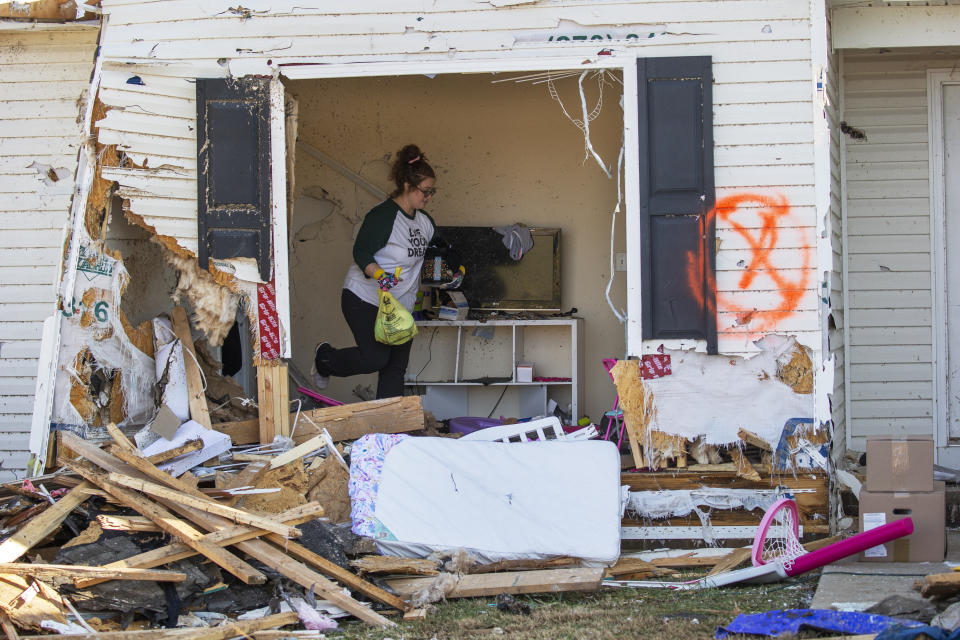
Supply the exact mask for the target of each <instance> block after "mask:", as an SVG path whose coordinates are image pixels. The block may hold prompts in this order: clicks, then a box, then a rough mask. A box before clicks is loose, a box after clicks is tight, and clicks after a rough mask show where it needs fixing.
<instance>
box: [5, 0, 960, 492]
mask: <svg viewBox="0 0 960 640" xmlns="http://www.w3.org/2000/svg"><path fill="white" fill-rule="evenodd" d="M22 4H23V3H17V6H21V5H22ZM26 4H28V5H29V4H30V3H26ZM912 4H914V3H906V2H896V1H892V0H891V1H879V0H877V1H874V0H870V1H868V0H810V1H809V2H798V1H797V0H695V1H692V2H691V1H671V0H666V1H664V0H659V1H653V0H640V1H635V2H622V1H615V0H605V1H602V2H585V1H580V0H443V1H440V2H419V1H414V2H412V1H405V0H391V1H389V2H388V1H385V0H373V1H371V2H365V3H356V4H352V5H350V6H347V4H345V3H340V2H320V3H315V4H314V5H312V6H306V5H303V4H302V3H301V4H297V3H291V2H280V3H276V2H274V3H261V2H255V3H252V4H250V5H244V6H240V5H236V4H235V3H234V4H231V3H229V2H221V1H218V0H202V1H199V2H179V1H176V0H154V1H151V2H141V1H136V0H101V1H100V3H99V4H98V6H96V7H92V6H91V7H85V6H83V5H80V8H79V9H78V8H77V7H73V13H72V14H70V15H69V16H66V17H65V16H56V15H45V16H44V17H41V18H38V17H37V16H29V15H17V14H16V13H15V11H14V9H13V7H14V5H0V15H3V16H7V17H5V18H3V19H2V21H0V57H2V61H3V68H4V74H3V76H2V82H3V85H4V87H3V89H4V90H3V93H2V98H0V113H3V120H2V121H0V166H2V172H0V229H2V230H3V233H2V234H0V309H2V311H3V314H2V316H0V431H2V433H3V435H4V438H3V441H2V442H3V443H4V444H3V445H2V448H3V451H2V452H0V455H2V462H3V467H2V471H3V472H7V473H9V474H10V475H11V477H13V476H16V475H23V474H24V473H25V472H26V471H27V470H28V469H29V470H30V471H36V470H38V469H40V468H42V467H43V464H44V461H45V460H46V457H47V451H48V446H49V443H50V442H51V434H53V433H56V432H57V431H59V430H70V431H74V432H76V433H79V434H81V435H82V436H84V437H95V436H96V435H97V433H98V429H102V428H103V427H104V426H105V425H106V423H107V422H110V421H113V422H116V423H118V424H121V425H122V426H133V425H138V424H143V423H145V422H146V421H148V420H149V419H150V418H151V417H152V415H153V413H154V412H155V411H156V407H157V404H156V398H155V397H154V386H155V382H156V373H157V371H156V366H155V361H154V342H155V340H157V339H158V338H159V337H160V336H158V333H162V332H163V331H164V330H165V329H155V328H154V327H155V325H154V323H153V319H154V318H155V317H156V316H158V315H159V314H164V313H167V314H169V313H171V311H172V309H173V308H174V305H179V306H182V307H185V308H186V309H188V310H189V312H190V317H191V320H192V323H193V328H194V335H193V337H194V339H195V340H196V341H197V342H198V345H200V344H202V345H203V347H204V348H205V349H207V350H210V351H211V353H213V354H214V356H215V357H217V358H219V359H220V360H221V361H222V362H223V363H224V364H225V365H226V363H227V362H228V361H229V362H230V363H232V365H231V368H230V371H229V373H230V374H231V375H233V377H234V379H235V380H236V381H237V384H238V385H239V386H240V387H241V388H242V389H243V391H244V392H245V394H246V395H247V397H250V398H254V397H256V396H257V395H258V388H259V393H260V396H261V402H260V404H261V408H262V407H263V406H264V402H265V399H264V397H263V396H264V392H265V391H266V390H275V389H276V388H278V387H283V386H285V385H286V377H287V366H288V365H291V364H292V365H293V367H292V368H293V369H296V370H299V371H304V372H306V371H309V369H310V364H311V358H312V356H313V347H314V345H315V344H316V343H317V342H319V341H320V340H321V339H324V340H329V341H330V342H331V343H335V344H336V343H344V344H345V343H347V342H348V340H350V334H349V332H348V330H347V327H346V324H345V323H344V322H343V319H342V317H341V315H340V310H339V308H338V307H339V305H338V302H337V301H338V300H339V290H340V288H341V284H342V281H343V273H344V271H345V269H346V267H347V265H348V264H349V262H350V260H351V257H350V249H351V246H352V242H353V238H354V234H355V232H356V229H357V228H358V225H359V223H360V222H361V221H362V219H363V216H364V214H365V213H366V212H367V211H368V210H369V209H370V208H371V207H372V206H374V205H375V204H377V203H378V202H379V201H381V200H382V199H383V197H384V195H385V194H386V192H388V191H389V190H390V183H389V180H388V178H387V172H388V168H389V164H390V161H391V158H392V155H393V154H394V153H395V152H396V151H397V150H398V149H400V148H401V147H402V146H403V145H404V144H406V143H410V142H413V143H416V144H417V145H419V146H420V147H421V148H422V149H423V150H424V151H425V153H427V154H428V155H429V157H430V161H431V162H432V163H433V165H434V166H435V167H436V168H437V170H438V175H437V186H438V189H439V192H438V194H437V196H436V197H434V198H433V200H432V202H431V204H430V207H431V209H430V212H431V215H432V216H433V217H434V219H435V220H437V223H438V224H439V225H442V226H451V227H487V228H490V227H496V226H501V225H511V224H515V223H521V224H524V225H527V226H529V227H531V228H534V229H537V230H543V233H544V236H543V238H547V239H548V240H541V236H535V237H536V238H537V239H538V240H540V241H541V243H542V244H541V245H540V246H542V247H544V248H542V249H541V251H544V252H546V253H547V254H548V259H547V263H548V264H555V265H558V266H557V267H556V269H557V270H556V271H555V272H554V273H553V274H552V275H551V273H550V272H549V271H548V272H547V275H545V276H543V277H544V278H546V279H548V280H551V284H554V285H555V287H556V289H557V296H556V297H554V298H550V300H549V303H548V304H538V305H533V306H534V307H539V308H541V309H542V308H544V307H546V308H548V309H549V313H546V314H543V315H541V316H539V317H536V316H531V315H530V314H524V315H521V316H516V317H514V316H511V315H510V314H504V313H503V309H508V308H511V307H510V305H508V304H504V305H500V306H499V307H498V306H497V304H496V303H494V304H492V305H490V308H489V310H491V311H493V310H497V309H498V308H499V309H500V315H498V316H497V317H496V318H497V319H496V320H495V321H493V322H490V323H478V322H473V323H472V324H471V321H451V322H447V323H445V324H444V323H435V322H434V323H431V322H426V323H424V324H423V325H422V326H421V327H420V335H419V336H418V337H417V338H416V340H415V344H414V354H413V356H412V358H411V363H410V367H409V369H408V372H407V377H408V392H409V393H411V394H422V395H424V397H425V403H424V406H425V407H428V408H430V409H431V410H433V411H434V412H435V413H436V414H437V417H438V418H448V417H454V416H458V415H464V416H471V415H483V416H486V415H488V413H489V414H493V413H495V412H496V413H497V414H498V415H505V416H514V417H523V416H525V415H531V414H536V413H543V412H545V411H546V409H547V407H548V406H552V403H550V401H554V402H556V403H557V405H558V406H560V407H561V408H562V409H563V410H564V411H565V412H566V414H567V418H568V419H569V420H570V421H571V422H573V421H576V420H577V419H579V418H581V417H584V416H586V417H590V418H591V419H593V420H594V421H599V420H600V418H601V417H602V416H603V415H604V412H606V411H608V410H609V409H610V407H611V406H612V404H613V401H614V397H615V396H616V395H617V393H618V388H619V389H620V400H621V404H622V405H623V406H624V411H625V412H626V411H628V410H632V411H634V412H635V413H634V415H639V416H642V417H641V418H640V419H641V420H642V422H643V427H644V430H645V433H646V440H645V442H643V443H641V444H642V445H643V446H645V447H646V448H647V449H648V456H647V458H648V460H654V459H658V460H659V459H662V458H682V457H685V456H686V455H688V453H689V455H694V456H696V452H695V451H693V449H692V448H691V447H692V444H693V443H695V442H698V441H699V442H704V443H707V444H711V445H727V444H731V443H734V442H738V441H739V440H740V435H738V434H739V432H740V431H741V430H746V431H749V432H751V433H753V434H756V435H757V436H759V438H760V439H761V440H765V441H766V442H768V443H770V445H771V447H772V448H776V446H777V444H778V441H779V440H780V437H781V434H782V432H783V431H784V428H785V427H786V426H789V427H790V428H791V429H798V428H800V425H804V427H805V428H810V429H811V431H819V432H820V433H821V439H820V440H819V441H818V442H823V441H824V440H826V439H828V440H830V441H831V442H832V451H833V455H834V456H839V455H842V454H843V452H844V451H845V450H847V449H853V450H863V443H864V438H865V437H866V436H868V435H872V434H885V433H895V434H900V433H925V434H932V435H933V436H934V438H935V441H936V444H937V447H938V449H937V450H938V456H939V458H938V459H939V461H940V462H941V463H943V464H960V457H958V456H957V452H958V451H960V449H957V448H956V447H953V446H952V445H953V444H955V443H957V442H958V438H960V419H958V416H960V406H958V404H957V403H958V402H960V400H957V399H956V398H958V397H960V394H958V393H957V390H956V389H952V387H951V383H950V379H951V375H950V370H951V368H952V367H953V365H952V364H951V362H952V361H953V360H954V359H956V358H953V359H952V358H951V357H950V354H951V352H955V351H956V350H958V349H960V337H958V336H960V328H957V327H960V319H958V320H956V321H954V320H953V318H952V315H953V310H954V309H955V308H956V304H954V303H952V302H951V301H952V300H954V298H955V297H956V296H957V295H960V293H958V292H960V289H958V287H960V283H958V282H954V281H953V279H952V278H954V276H949V275H948V274H951V273H954V274H956V273H960V268H958V267H957V265H956V264H955V263H956V262H957V261H958V260H960V258H958V257H957V255H954V254H955V253H956V252H952V251H951V250H950V242H951V241H950V240H949V238H950V237H952V235H956V234H957V231H956V229H954V228H953V225H951V224H949V221H950V220H951V219H952V217H955V216H956V215H960V209H958V207H960V201H958V197H960V194H958V193H957V192H956V188H955V186H954V184H956V183H958V181H957V180H951V179H949V177H950V176H956V175H957V172H958V171H960V168H958V167H957V166H954V164H956V162H957V160H956V157H957V155H958V154H957V153H956V152H957V151H958V150H960V72H957V71H955V67H956V64H955V60H956V58H957V56H958V54H960V46H957V44H956V43H957V42H958V39H957V27H956V25H960V2H956V1H955V0H943V1H941V2H924V3H922V4H923V5H924V6H910V5H912ZM931 5H936V6H931ZM71 6H72V5H71ZM78 16H79V18H78ZM951 151H953V152H954V153H951ZM550 234H552V235H550ZM952 242H954V243H956V242H960V238H958V239H957V240H954V241H952ZM551 243H552V244H553V248H554V254H553V256H549V246H550V244H551ZM535 246H537V245H535ZM471 275H475V274H474V273H473V272H472V271H471V272H468V274H467V278H470V276H471ZM475 277H477V276H476V275H475ZM541 284H542V283H541ZM548 288H549V287H548ZM531 295H533V294H531ZM508 297H509V296H508ZM521 297H522V296H521ZM471 306H474V304H473V303H471ZM477 306H482V305H477ZM574 308H575V311H574ZM479 324H488V326H487V327H478V326H477V325H479ZM483 328H486V329H488V332H486V333H485V332H483V331H478V329H483ZM198 350H200V347H199V346H198ZM605 358H615V359H618V360H627V361H630V360H635V361H636V362H635V364H634V368H633V369H630V370H629V371H628V370H627V368H626V367H623V368H620V369H617V370H615V371H614V374H613V375H614V376H616V378H617V381H616V382H617V384H616V385H615V384H614V380H612V379H611V375H608V373H607V370H606V369H605V368H604V365H603V360H604V359H605ZM517 361H523V362H532V363H533V365H534V371H535V374H536V376H537V377H536V378H534V379H533V381H531V382H529V383H527V382H521V381H519V380H518V379H517V375H516V371H515V365H516V363H517ZM188 365H189V363H188ZM641 379H642V380H643V382H642V386H643V393H642V394H641V397H639V398H637V397H632V396H631V394H630V393H629V389H630V387H631V385H633V384H634V383H635V382H636V381H639V380H641ZM480 380H482V382H480ZM369 383H370V381H369V380H368V379H366V378H357V379H353V378H351V379H343V380H339V381H335V382H333V383H332V384H331V387H330V389H329V390H328V391H325V393H328V394H329V395H330V396H332V397H335V398H339V399H341V400H344V401H347V402H349V401H351V400H356V399H357V397H364V386H365V385H369ZM270 392H271V393H273V391H270ZM285 394H286V392H283V393H280V394H279V395H275V396H274V397H273V399H272V400H271V402H273V403H274V405H275V406H277V407H282V406H283V405H284V404H286V401H287V396H286V395H285ZM294 395H295V394H294V393H293V392H290V394H289V397H293V396H294ZM227 400H228V401H229V398H228V399H227ZM277 413H278V414H280V415H283V416H285V413H286V412H285V411H283V410H279V411H277ZM823 434H826V435H825V436H824V435H823ZM31 456H32V458H31ZM955 458H956V460H955ZM31 459H32V463H30V462H29V461H30V460H31ZM28 464H29V466H28Z"/></svg>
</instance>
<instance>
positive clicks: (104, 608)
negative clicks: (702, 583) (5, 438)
mask: <svg viewBox="0 0 960 640" xmlns="http://www.w3.org/2000/svg"><path fill="white" fill-rule="evenodd" d="M427 415H429V414H427ZM304 416H307V417H309V420H306V421H301V420H300V419H299V418H301V417H304ZM256 422H257V421H256V420H254V421H252V422H251V421H248V422H242V421H241V422H232V423H219V424H215V425H213V428H211V429H206V428H204V427H201V426H199V425H198V424H197V423H196V422H194V421H192V420H191V421H187V422H186V423H184V424H182V425H180V426H179V427H177V428H176V429H175V431H174V432H173V433H171V434H169V435H170V437H169V438H168V437H160V438H152V439H151V438H147V439H146V440H144V437H145V432H144V431H143V430H141V431H140V432H138V433H135V434H130V435H128V434H126V433H124V432H123V431H122V430H121V429H119V428H117V427H116V426H114V425H113V424H109V425H108V426H107V427H106V429H107V432H108V433H109V435H110V438H111V440H110V441H108V442H104V443H99V444H98V443H94V442H90V441H88V440H84V439H83V438H80V437H79V436H77V435H75V434H73V433H71V432H70V431H60V432H58V437H57V438H56V443H57V458H56V461H57V465H58V466H59V470H58V471H56V472H55V473H49V474H47V475H44V476H40V477H34V478H31V479H28V480H24V481H23V482H22V483H20V484H7V485H3V486H4V488H5V490H6V493H7V496H6V497H5V498H3V502H2V503H0V516H2V517H3V522H2V523H0V525H2V527H3V533H4V534H5V535H7V536H8V537H7V538H6V539H5V540H4V541H3V542H2V543H0V623H2V624H3V626H4V628H5V629H6V631H7V633H8V636H9V637H11V638H13V637H16V630H17V629H20V630H31V631H37V630H44V629H47V630H52V631H56V632H58V633H60V634H66V637H70V636H71V635H76V637H78V638H79V637H81V636H82V637H87V636H88V635H89V634H90V633H94V632H108V631H117V630H133V629H156V633H157V634H158V635H160V634H167V633H170V632H171V629H173V628H177V632H176V633H177V636H178V637H180V635H181V634H182V636H183V637H185V638H191V639H192V638H204V639H207V638H227V637H234V636H242V635H250V634H253V633H255V632H258V631H261V630H265V629H272V628H277V627H281V626H284V625H300V627H301V628H303V629H306V630H314V631H315V632H316V633H317V634H321V633H322V632H323V631H324V630H328V629H332V628H336V626H337V622H336V618H339V617H345V616H353V617H355V618H358V619H359V620H361V621H363V622H364V623H367V624H371V625H377V626H392V625H395V624H396V621H397V620H399V619H400V616H401V615H402V616H403V619H410V618H417V617H421V616H423V615H426V613H425V611H426V610H425V608H424V607H426V606H427V605H428V604H430V603H431V602H436V601H438V600H440V599H443V598H455V597H470V596H492V595H501V594H521V593H538V592H547V591H549V592H555V591H567V590H596V589H599V588H600V585H601V582H602V580H603V577H604V569H603V568H584V567H581V566H580V565H581V562H580V560H578V559H575V558H551V559H548V560H513V561H502V562H497V563H487V564H483V563H481V562H480V561H479V560H478V559H477V558H476V557H472V556H470V555H469V554H467V553H465V552H460V553H457V554H452V555H449V556H447V557H443V556H441V555H437V556H431V557H429V558H426V559H417V558H400V557H388V556H381V555H378V551H377V547H376V545H375V544H374V541H373V540H372V539H371V538H368V537H362V536H358V535H356V534H354V533H352V532H351V530H350V529H351V514H350V509H351V501H350V495H349V490H348V484H349V482H350V468H349V466H348V464H347V459H348V458H349V457H350V453H351V447H352V441H353V440H354V439H356V438H358V437H360V436H361V435H365V434H367V433H371V432H373V431H375V430H377V429H376V428H375V427H373V426H372V425H373V424H382V425H385V427H384V428H383V431H388V432H406V433H408V434H412V435H434V433H433V431H435V429H434V428H430V427H428V428H427V429H425V428H424V422H425V417H424V413H423V409H422V405H421V401H420V398H419V397H416V396H413V397H405V398H394V399H389V400H375V401H370V402H361V403H356V404H352V405H343V406H337V407H327V408H321V409H315V410H312V411H309V412H301V413H300V416H298V419H297V420H296V421H295V422H294V424H295V425H301V426H299V427H297V432H295V433H294V437H293V438H288V439H283V438H277V439H276V440H275V441H274V443H272V444H270V445H260V444H259V443H255V444H253V445H252V446H251V444H250V443H251V441H256V440H257V436H258V431H257V429H258V427H257V426H256V424H255V423H256ZM427 422H428V423H429V422H430V421H429V420H427ZM154 429H161V427H160V426H159V425H156V424H154ZM131 435H132V437H131ZM231 438H233V440H232V441H231ZM237 441H239V442H237ZM264 605H266V606H264ZM161 627H162V628H161ZM58 637H64V635H60V636H58ZM308 637H309V636H308ZM318 637H319V636H318Z"/></svg>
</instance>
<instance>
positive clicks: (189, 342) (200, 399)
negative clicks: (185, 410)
mask: <svg viewBox="0 0 960 640" xmlns="http://www.w3.org/2000/svg"><path fill="white" fill-rule="evenodd" d="M170 324H171V325H172V326H173V333H174V334H176V336H177V338H179V339H180V342H181V344H183V365H184V368H185V369H186V371H187V394H188V396H189V401H190V418H191V419H192V420H194V421H196V422H199V423H200V424H202V425H203V426H205V427H206V428H207V429H209V428H210V426H211V425H210V408H209V407H208V406H207V397H206V395H204V388H203V379H202V375H201V373H200V364H199V361H198V360H197V351H196V349H195V348H194V346H193V335H192V334H191V333H190V321H189V320H188V319H187V312H186V311H184V309H183V307H174V308H173V312H172V313H171V314H170ZM188 352H189V353H188Z"/></svg>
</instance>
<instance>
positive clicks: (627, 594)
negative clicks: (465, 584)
mask: <svg viewBox="0 0 960 640" xmlns="http://www.w3.org/2000/svg"><path fill="white" fill-rule="evenodd" d="M818 576H819V573H814V574H808V575H805V576H801V577H798V578H794V579H788V580H785V581H783V582H779V583H773V584H766V585H743V586H739V585H733V586H728V587H721V588H716V589H705V590H701V591H684V592H680V591H669V590H666V589H615V588H610V587H604V588H603V589H602V590H601V591H598V592H595V593H562V594H556V595H531V596H517V599H518V600H519V601H521V602H526V603H527V604H529V605H530V609H531V612H530V615H522V614H515V613H506V612H501V611H499V610H497V607H496V604H495V603H496V600H495V599H493V598H464V599H458V600H450V601H448V602H444V603H441V604H439V605H437V606H436V610H433V611H431V613H430V615H429V616H428V617H427V619H426V620H423V621H418V622H403V623H401V624H400V626H399V627H398V628H394V629H389V630H380V629H373V628H371V627H369V626H367V625H363V624H361V623H359V622H355V621H350V622H342V623H341V627H340V628H341V631H339V632H336V631H335V632H332V633H329V634H328V637H334V638H358V639H359V638H364V639H370V640H383V639H385V638H392V639H393V640H401V638H402V639H403V640H414V639H419V638H423V639H424V640H431V639H432V638H436V639H437V640H447V639H452V638H465V639H472V638H488V639H492V638H496V637H499V636H501V635H502V636H508V637H510V638H524V639H530V640H562V639H568V638H569V639H571V640H573V639H580V638H598V639H606V638H649V639H651V640H652V639H654V638H656V639H660V638H683V639H684V640H696V639H704V640H706V639H707V638H713V634H714V632H715V631H716V628H717V626H720V625H724V624H727V623H729V622H730V621H731V620H733V618H734V617H736V615H737V614H739V613H759V612H762V611H769V610H771V609H802V608H806V607H808V606H809V603H810V601H811V600H812V598H813V592H814V590H815V589H816V586H817V577H818ZM685 579H689V577H685ZM731 637H734V636H731Z"/></svg>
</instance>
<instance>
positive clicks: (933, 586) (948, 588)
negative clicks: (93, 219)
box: [913, 571, 960, 598]
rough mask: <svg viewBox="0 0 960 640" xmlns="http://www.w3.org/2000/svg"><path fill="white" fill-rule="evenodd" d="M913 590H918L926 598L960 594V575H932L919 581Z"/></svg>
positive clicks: (954, 573) (950, 573) (951, 573)
mask: <svg viewBox="0 0 960 640" xmlns="http://www.w3.org/2000/svg"><path fill="white" fill-rule="evenodd" d="M913 588H914V589H918V590H919V591H920V595H922V596H923V597H924V598H929V597H943V596H949V595H953V594H955V593H957V592H960V573H957V572H955V571H951V572H949V573H931V574H930V575H928V576H925V577H924V578H923V579H922V580H917V581H916V582H915V583H914V585H913Z"/></svg>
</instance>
